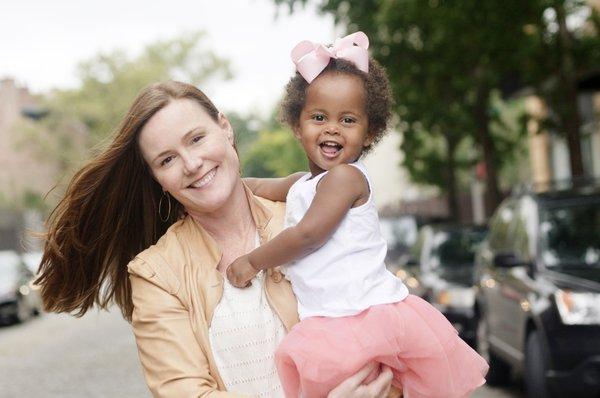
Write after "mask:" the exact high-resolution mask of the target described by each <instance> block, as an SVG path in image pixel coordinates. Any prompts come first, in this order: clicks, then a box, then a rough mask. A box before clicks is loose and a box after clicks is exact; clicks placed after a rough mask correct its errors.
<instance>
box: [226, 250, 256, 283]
mask: <svg viewBox="0 0 600 398" xmlns="http://www.w3.org/2000/svg"><path fill="white" fill-rule="evenodd" d="M226 273H227V279H229V282H231V284H232V285H233V286H235V287H240V288H242V287H248V286H250V281H251V280H252V278H254V277H255V276H256V274H258V271H257V270H256V269H255V268H254V267H253V266H252V264H250V261H249V260H248V255H245V256H241V257H238V258H237V259H236V260H235V261H234V262H232V263H231V264H229V267H227V271H226Z"/></svg>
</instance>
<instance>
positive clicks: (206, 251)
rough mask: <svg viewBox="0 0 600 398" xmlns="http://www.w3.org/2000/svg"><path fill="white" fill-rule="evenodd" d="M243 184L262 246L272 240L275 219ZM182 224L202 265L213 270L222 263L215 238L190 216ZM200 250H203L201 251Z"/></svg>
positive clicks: (192, 250) (191, 247)
mask: <svg viewBox="0 0 600 398" xmlns="http://www.w3.org/2000/svg"><path fill="white" fill-rule="evenodd" d="M242 184H243V186H244V193H245V194H246V198H247V199H248V204H249V206H250V213H251V215H252V219H253V220H254V224H255V225H256V229H257V231H258V236H259V240H260V242H261V244H262V243H263V242H265V241H267V240H268V239H269V238H270V230H269V229H268V226H269V222H270V221H271V219H272V218H273V213H272V212H271V211H270V210H269V209H268V208H267V207H266V206H265V205H264V204H263V203H261V201H260V200H259V199H258V197H257V196H255V195H254V194H253V193H252V191H251V190H250V188H248V186H247V185H246V184H245V183H243V182H242ZM182 223H183V225H182V226H183V227H184V228H185V229H186V230H187V231H186V232H187V234H188V235H187V236H190V237H191V239H190V241H189V242H188V244H189V245H190V247H189V249H190V251H191V252H192V253H196V254H197V256H198V257H199V259H200V260H201V263H202V264H206V266H207V267H209V268H211V269H212V268H216V267H217V264H219V261H221V256H222V253H221V249H220V248H219V247H218V245H217V243H216V242H215V240H214V239H213V237H212V236H211V235H210V234H209V233H208V232H207V231H206V230H205V229H204V228H203V227H202V225H200V223H199V222H197V221H195V220H194V218H193V217H191V216H190V215H187V216H186V217H185V218H184V219H183V220H182ZM200 248H201V249H202V250H199V249H200Z"/></svg>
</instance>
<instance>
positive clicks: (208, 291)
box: [128, 188, 398, 398]
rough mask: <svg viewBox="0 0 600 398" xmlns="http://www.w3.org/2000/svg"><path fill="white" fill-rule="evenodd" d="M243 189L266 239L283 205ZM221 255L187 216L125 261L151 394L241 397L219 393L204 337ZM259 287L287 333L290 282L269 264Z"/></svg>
mask: <svg viewBox="0 0 600 398" xmlns="http://www.w3.org/2000/svg"><path fill="white" fill-rule="evenodd" d="M246 195H247V197H248V199H249V203H250V210H251V212H252V217H253V218H254V222H255V223H256V226H257V229H258V234H259V238H260V241H261V243H262V242H265V241H268V240H269V239H271V238H272V237H274V236H275V235H277V234H278V233H279V232H280V230H281V228H282V225H283V219H284V215H285V203H280V202H271V201H268V200H266V199H263V198H258V197H256V196H254V195H252V193H251V192H250V191H249V190H248V189H247V188H246ZM220 258H221V253H220V251H219V249H218V247H217V245H216V243H215V241H214V240H213V239H212V237H211V236H210V235H209V234H208V233H207V232H206V231H205V230H204V229H203V228H202V227H200V226H199V225H198V224H197V223H196V222H195V221H194V220H193V219H192V218H191V217H189V216H188V217H185V218H184V219H183V220H180V221H178V222H177V223H175V224H174V225H173V226H171V228H169V230H168V231H167V232H166V233H165V235H164V236H163V237H162V238H160V240H159V241H158V242H157V243H156V245H154V246H152V247H150V248H148V249H147V250H145V251H143V252H142V253H140V254H138V255H137V256H136V258H135V259H134V260H133V261H131V262H130V263H129V266H128V268H129V279H130V281H131V290H132V297H133V306H134V309H133V315H132V326H133V332H134V334H135V338H136V343H137V346H138V353H139V357H140V361H141V363H142V367H143V370H144V375H145V377H146V382H147V384H148V387H149V388H150V391H151V392H152V394H153V395H154V396H155V397H161V398H162V397H165V398H167V397H168V398H179V397H181V398H192V397H203V398H204V397H210V398H218V397H228V398H232V397H241V395H239V394H235V393H231V392H226V391H225V386H224V385H223V381H222V380H221V377H220V375H219V371H218V369H217V367H216V364H215V359H214V357H213V354H212V351H211V348H210V344H209V338H208V328H209V326H210V323H211V319H212V316H213V313H214V310H215V307H216V306H217V304H218V303H219V301H220V300H221V297H222V294H223V276H222V275H221V273H219V272H218V271H217V264H218V262H219V260H220ZM265 290H266V295H267V300H268V301H269V304H270V305H271V307H272V308H273V310H274V311H275V313H276V314H277V315H278V316H279V318H280V319H281V321H282V323H283V325H284V326H285V328H286V330H288V331H289V330H290V328H291V327H292V326H293V325H294V324H296V323H297V322H298V313H297V302H296V298H295V297H294V294H293V292H292V289H291V286H290V284H289V282H288V281H287V280H286V279H285V278H283V276H282V274H281V273H280V272H279V271H278V270H277V269H270V270H268V271H267V278H266V279H265ZM390 396H398V395H397V394H393V395H390Z"/></svg>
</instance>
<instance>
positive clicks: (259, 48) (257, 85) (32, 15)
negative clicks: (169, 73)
mask: <svg viewBox="0 0 600 398" xmlns="http://www.w3.org/2000/svg"><path fill="white" fill-rule="evenodd" d="M277 14H278V15H277ZM196 30H204V31H206V33H207V34H208V37H207V40H206V41H205V42H206V43H207V44H209V45H210V47H211V49H212V50H213V51H214V52H215V53H216V54H218V55H219V56H221V57H223V58H227V59H229V60H230V62H231V67H232V71H233V73H234V79H233V80H231V81H227V82H216V83H215V84H211V85H209V86H207V87H201V88H202V89H203V90H204V91H205V92H206V93H207V94H208V96H209V97H210V98H211V99H212V100H213V101H214V102H215V104H216V105H217V107H219V108H220V109H222V110H223V111H225V112H227V111H236V112H240V113H242V114H249V113H255V114H256V113H258V114H259V115H262V116H266V115H268V114H269V113H270V112H271V110H272V109H273V107H274V106H275V105H276V103H277V101H278V100H279V98H280V96H281V94H282V92H283V91H282V90H283V87H284V85H285V83H286V82H287V81H288V79H289V78H290V76H291V75H292V72H293V70H294V69H293V64H292V62H291V60H290V57H289V54H290V51H291V49H292V47H293V46H294V45H295V44H296V43H298V42H299V41H301V40H305V39H308V40H312V41H316V42H324V43H330V42H333V41H334V39H335V37H336V36H337V35H336V33H338V32H339V31H340V29H339V28H338V29H336V28H335V27H334V23H333V18H332V17H331V16H322V15H319V14H318V13H317V12H316V10H315V9H314V7H310V6H309V7H307V8H305V9H297V11H296V12H294V14H291V15H290V14H288V10H287V7H283V8H280V9H279V13H277V7H276V6H275V5H274V1H272V0H213V1H210V0H195V1H191V0H168V1H165V0H145V1H141V0H93V1H92V0H79V1H76V0H18V1H17V0H2V1H0V79H2V78H14V79H15V80H16V81H17V83H18V84H20V85H23V86H26V87H28V88H29V89H30V90H31V91H32V92H34V93H40V92H44V91H47V90H50V89H51V88H71V87H76V86H77V77H76V74H75V72H76V66H77V64H78V63H79V62H81V61H83V60H86V59H90V58H92V57H94V55H96V54H98V53H101V52H103V53H106V52H111V51H113V50H116V49H121V50H125V51H127V52H128V53H130V54H132V55H135V54H137V53H139V52H140V51H141V50H142V49H143V48H144V46H145V45H147V44H150V43H152V42H155V41H157V40H165V39H170V38H175V37H178V36H179V35H181V34H185V32H191V31H196Z"/></svg>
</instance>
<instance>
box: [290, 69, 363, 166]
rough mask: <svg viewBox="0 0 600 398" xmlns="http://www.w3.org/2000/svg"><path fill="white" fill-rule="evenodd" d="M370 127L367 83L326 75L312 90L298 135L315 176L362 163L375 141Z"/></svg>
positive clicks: (351, 78) (303, 110)
mask: <svg viewBox="0 0 600 398" xmlns="http://www.w3.org/2000/svg"><path fill="white" fill-rule="evenodd" d="M368 127H369V126H368V117H367V113H366V110H365V89H364V83H363V81H362V80H361V79H360V78H359V77H358V76H354V75H349V74H341V73H325V74H323V75H321V76H319V77H318V78H317V79H315V80H314V81H313V82H312V83H311V84H310V86H309V87H308V89H307V92H306V102H305V105H304V108H303V109H302V112H301V113H300V120H299V122H298V125H297V126H296V127H295V128H294V134H295V136H296V137H297V138H298V139H299V140H300V142H301V144H302V146H303V148H304V151H305V152H306V155H307V157H308V163H309V167H310V171H311V173H312V174H313V175H317V174H320V173H322V172H324V171H326V170H329V169H331V168H332V167H333V166H335V165H338V164H342V163H352V162H355V161H356V160H358V158H360V155H361V154H362V151H363V149H364V148H365V147H367V146H369V145H370V144H371V142H372V141H373V138H372V136H371V135H370V134H369V132H368Z"/></svg>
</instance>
